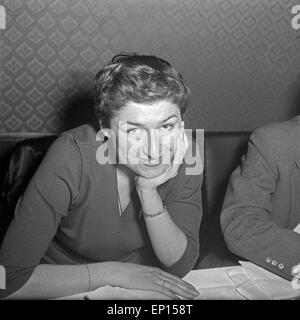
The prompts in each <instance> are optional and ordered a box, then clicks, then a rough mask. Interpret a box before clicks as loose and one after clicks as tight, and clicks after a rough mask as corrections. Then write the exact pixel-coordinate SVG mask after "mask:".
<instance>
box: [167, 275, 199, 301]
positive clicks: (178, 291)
mask: <svg viewBox="0 0 300 320" xmlns="http://www.w3.org/2000/svg"><path fill="white" fill-rule="evenodd" d="M163 290H168V291H169V292H170V293H171V294H175V295H177V296H179V297H183V298H185V299H189V300H191V299H194V298H195V297H196V296H197V295H195V294H193V293H191V291H189V290H185V289H183V288H182V287H181V286H180V285H178V284H177V283H176V282H175V281H173V280H171V281H170V280H164V286H163Z"/></svg>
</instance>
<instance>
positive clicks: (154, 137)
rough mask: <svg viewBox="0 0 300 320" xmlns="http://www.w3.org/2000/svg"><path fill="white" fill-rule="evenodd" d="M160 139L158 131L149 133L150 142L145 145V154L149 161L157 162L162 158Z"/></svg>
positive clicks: (152, 130) (153, 130) (154, 130)
mask: <svg viewBox="0 0 300 320" xmlns="http://www.w3.org/2000/svg"><path fill="white" fill-rule="evenodd" d="M159 143H160V137H159V133H158V130H157V129H151V130H149V133H148V141H147V143H146V144H145V149H146V150H145V153H146V154H147V156H148V160H150V161H151V160H155V159H158V158H159V157H160V150H159V149H160V146H159Z"/></svg>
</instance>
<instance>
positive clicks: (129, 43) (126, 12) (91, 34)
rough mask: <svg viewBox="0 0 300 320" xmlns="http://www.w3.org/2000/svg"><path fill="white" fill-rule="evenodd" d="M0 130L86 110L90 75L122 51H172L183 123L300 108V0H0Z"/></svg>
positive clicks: (270, 117) (272, 116)
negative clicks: (1, 24) (1, 12)
mask: <svg viewBox="0 0 300 320" xmlns="http://www.w3.org/2000/svg"><path fill="white" fill-rule="evenodd" d="M0 4H1V5H3V6H4V8H5V10H6V15H7V17H6V18H7V21H6V30H0V37H1V38H0V44H1V47H0V50H1V51H0V57H1V60H0V75H1V82H0V84H1V93H0V94H1V96H0V134H12V133H53V132H59V131H61V130H64V129H67V128H70V127H72V126H76V125H79V124H81V123H82V122H84V121H88V120H89V119H90V118H91V116H92V109H91V106H92V102H93V78H94V75H95V74H96V72H97V71H98V70H99V69H100V68H101V66H102V65H103V64H104V63H105V62H106V61H107V60H109V59H110V58H111V57H112V56H113V55H114V54H116V53H118V52H119V51H138V52H144V53H150V54H156V55H159V56H161V57H163V58H165V59H167V60H169V61H170V62H171V63H173V65H174V66H175V67H176V68H177V69H178V70H179V71H180V72H181V73H182V74H183V76H184V78H185V79H186V82H187V83H188V84H189V86H190V87H191V89H192V91H193V97H192V100H191V105H190V108H189V110H188V112H187V115H186V122H187V124H188V126H189V127H192V128H205V129H207V130H211V131H230V130H242V131H243V130H252V129H253V128H255V127H258V126H260V125H262V124H265V123H268V122H271V121H277V120H284V119H287V118H288V117H290V116H293V115H295V114H296V113H298V112H299V111H300V68H299V67H300V50H299V49H300V30H298V31H296V30H293V28H292V26H291V19H292V15H291V8H292V7H293V6H294V5H295V4H300V0H5V1H0Z"/></svg>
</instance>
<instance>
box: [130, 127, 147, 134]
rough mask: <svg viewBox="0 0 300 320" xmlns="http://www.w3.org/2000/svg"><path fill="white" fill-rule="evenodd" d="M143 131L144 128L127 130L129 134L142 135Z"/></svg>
mask: <svg viewBox="0 0 300 320" xmlns="http://www.w3.org/2000/svg"><path fill="white" fill-rule="evenodd" d="M142 131H143V129H142V128H132V129H128V130H127V134H140V133H142Z"/></svg>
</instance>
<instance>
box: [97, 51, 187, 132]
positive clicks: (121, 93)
mask: <svg viewBox="0 0 300 320" xmlns="http://www.w3.org/2000/svg"><path fill="white" fill-rule="evenodd" d="M95 88H96V99H95V102H96V103H95V114H96V118H97V120H98V121H100V123H101V125H102V126H105V127H109V120H110V119H111V118H112V116H113V115H114V114H115V112H117V111H118V110H120V109H121V108H122V107H124V106H125V105H126V103H128V102H135V103H143V104H149V105H151V104H153V103H155V102H157V101H160V100H165V99H166V100H169V101H170V102H172V103H174V104H177V105H178V107H179V108H180V111H181V114H182V115H183V114H184V112H185V109H186V107H187V104H188V98H189V96H190V89H189V88H188V86H186V85H185V83H184V81H183V77H182V75H181V74H180V73H178V72H177V71H176V70H175V69H174V68H173V67H172V66H171V64H170V63H169V62H167V61H166V60H163V59H161V58H158V57H156V56H152V55H141V54H137V53H120V54H118V55H116V56H114V57H113V59H112V60H111V61H110V62H109V63H108V64H106V65H105V66H104V67H103V69H102V70H100V71H99V72H98V73H97V75H96V81H95Z"/></svg>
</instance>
